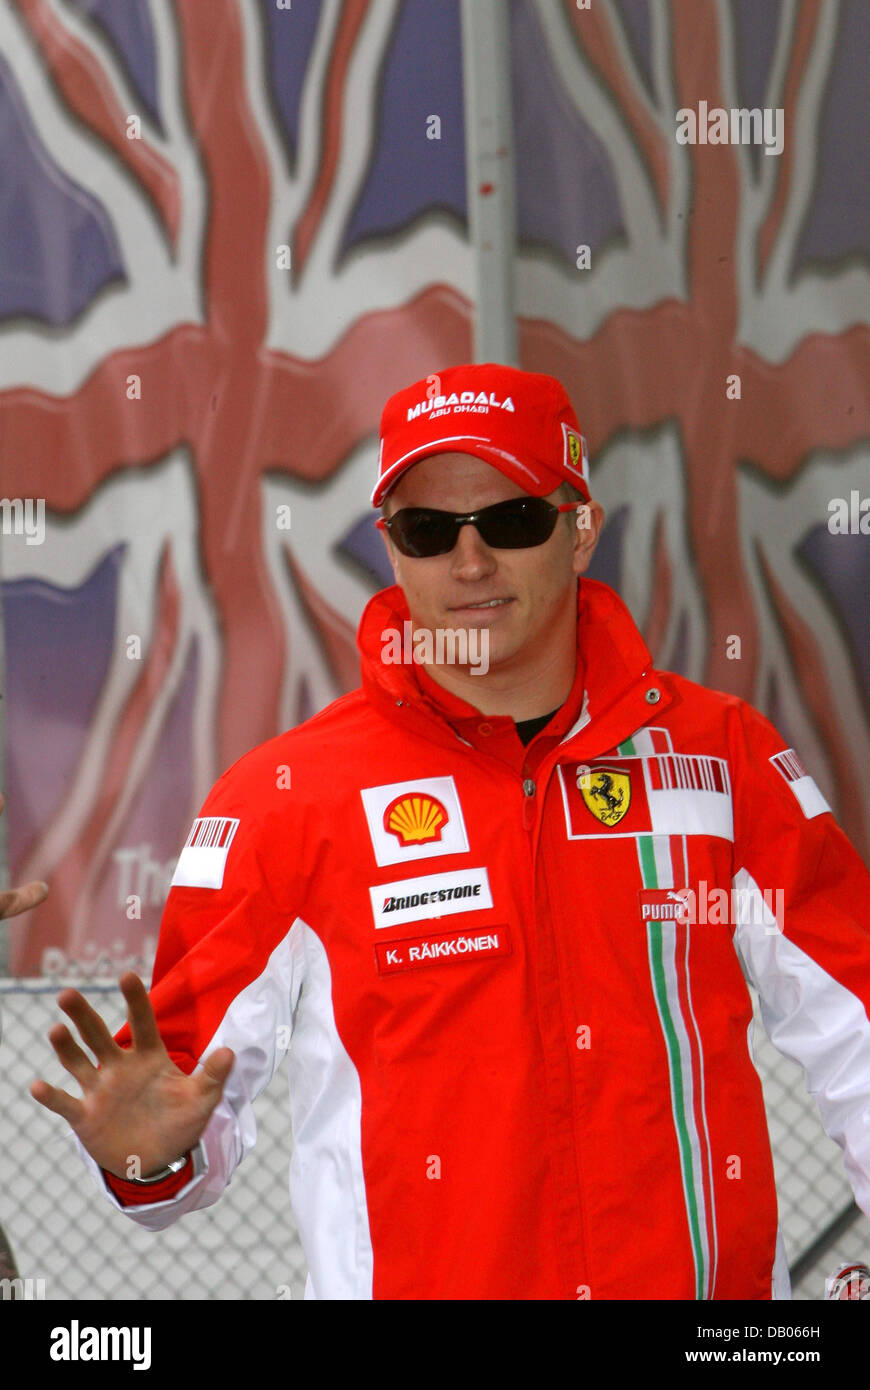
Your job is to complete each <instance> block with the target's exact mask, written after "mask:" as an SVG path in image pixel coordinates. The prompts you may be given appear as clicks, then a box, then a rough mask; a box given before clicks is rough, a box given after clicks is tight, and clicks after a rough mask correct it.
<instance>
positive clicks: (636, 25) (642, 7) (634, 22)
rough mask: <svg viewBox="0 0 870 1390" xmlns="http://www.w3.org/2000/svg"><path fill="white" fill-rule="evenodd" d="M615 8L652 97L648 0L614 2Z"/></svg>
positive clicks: (650, 34) (620, 0)
mask: <svg viewBox="0 0 870 1390" xmlns="http://www.w3.org/2000/svg"><path fill="white" fill-rule="evenodd" d="M616 8H617V10H618V11H619V17H620V19H621V20H622V24H623V28H624V29H625V32H626V34H627V36H628V42H629V45H630V47H631V51H632V54H633V56H634V60H635V62H636V63H637V66H638V69H639V71H640V74H641V76H642V78H643V80H644V82H645V83H646V86H647V89H648V91H649V93H650V95H653V71H652V26H651V23H650V13H649V0H616Z"/></svg>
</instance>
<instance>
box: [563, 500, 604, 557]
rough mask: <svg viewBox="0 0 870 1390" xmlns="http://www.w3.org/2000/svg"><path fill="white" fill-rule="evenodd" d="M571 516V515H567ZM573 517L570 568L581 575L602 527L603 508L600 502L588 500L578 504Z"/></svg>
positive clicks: (591, 554) (593, 550) (593, 551)
mask: <svg viewBox="0 0 870 1390" xmlns="http://www.w3.org/2000/svg"><path fill="white" fill-rule="evenodd" d="M569 515H571V513H569ZM573 515H574V553H573V556H572V566H573V570H574V573H575V574H582V573H583V572H584V570H587V569H588V568H589V565H590V564H591V562H592V556H593V555H594V554H595V547H596V546H597V544H598V538H599V536H600V534H601V528H602V526H603V525H604V516H605V512H604V508H603V507H602V505H601V503H600V502H596V501H594V500H593V499H590V501H588V502H578V503H577V510H576V512H575V513H573Z"/></svg>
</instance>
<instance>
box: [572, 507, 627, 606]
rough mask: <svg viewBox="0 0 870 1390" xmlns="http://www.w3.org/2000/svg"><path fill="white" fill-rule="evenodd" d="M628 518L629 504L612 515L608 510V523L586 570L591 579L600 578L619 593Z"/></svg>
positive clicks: (581, 580) (581, 579)
mask: <svg viewBox="0 0 870 1390" xmlns="http://www.w3.org/2000/svg"><path fill="white" fill-rule="evenodd" d="M593 495H594V493H593ZM628 519H629V509H628V507H627V506H625V507H619V508H618V510H617V511H615V512H613V513H612V515H611V513H610V512H608V514H607V525H606V526H605V527H604V529H603V531H602V532H601V535H600V537H599V540H598V545H597V546H596V547H595V554H594V555H593V556H592V560H591V563H590V565H589V568H588V570H585V571H584V573H585V574H588V576H589V578H590V579H600V580H601V582H602V584H609V585H610V587H611V589H615V590H616V591H617V593H619V591H620V586H621V583H622V555H623V549H624V546H625V528H626V526H627V525H628ZM580 582H581V584H582V582H583V576H582V575H581V576H580Z"/></svg>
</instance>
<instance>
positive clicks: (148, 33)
mask: <svg viewBox="0 0 870 1390" xmlns="http://www.w3.org/2000/svg"><path fill="white" fill-rule="evenodd" d="M67 4H68V5H69V6H70V8H71V9H74V10H78V12H79V14H81V15H83V16H86V17H87V18H89V19H92V20H93V21H94V23H95V24H97V25H98V26H99V27H100V29H102V31H103V33H104V34H105V36H106V38H107V39H108V40H109V43H110V44H111V46H112V48H113V49H114V50H115V53H116V54H117V56H118V59H119V60H120V62H121V64H122V65H123V67H124V70H125V72H126V74H127V77H128V78H129V80H130V82H131V84H132V86H133V87H134V89H135V91H136V93H137V95H138V97H139V98H140V100H141V102H142V105H143V107H144V109H145V111H146V113H147V115H148V116H149V118H150V119H151V121H152V122H153V123H154V125H155V126H156V127H157V129H158V130H159V131H160V133H161V135H162V134H163V133H164V131H163V122H162V120H161V118H160V104H159V101H158V96H157V44H156V41H155V38H154V26H153V25H152V23H151V11H150V9H149V6H148V0H67ZM131 114H132V113H131ZM136 114H139V113H136Z"/></svg>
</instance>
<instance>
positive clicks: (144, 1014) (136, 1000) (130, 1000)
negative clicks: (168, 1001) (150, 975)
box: [118, 970, 166, 1052]
mask: <svg viewBox="0 0 870 1390" xmlns="http://www.w3.org/2000/svg"><path fill="white" fill-rule="evenodd" d="M118 983H119V985H120V986H121V993H122V994H123V996H124V998H125V999H126V1001H127V1020H128V1022H129V1024H130V1033H131V1035H132V1038H133V1046H134V1047H135V1048H136V1049H137V1050H139V1051H145V1052H147V1051H150V1050H153V1049H154V1048H157V1049H162V1050H163V1051H165V1050H166V1049H165V1048H164V1047H163V1039H162V1038H161V1036H160V1030H159V1029H158V1027H157V1020H156V1019H155V1017H154V1009H153V1008H152V1006H151V1000H150V999H149V998H148V991H147V989H146V988H145V986H144V984H143V983H142V981H141V980H140V979H139V976H138V975H137V974H135V972H134V971H132V970H125V972H124V974H123V975H122V976H121V978H120V980H119V981H118Z"/></svg>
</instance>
